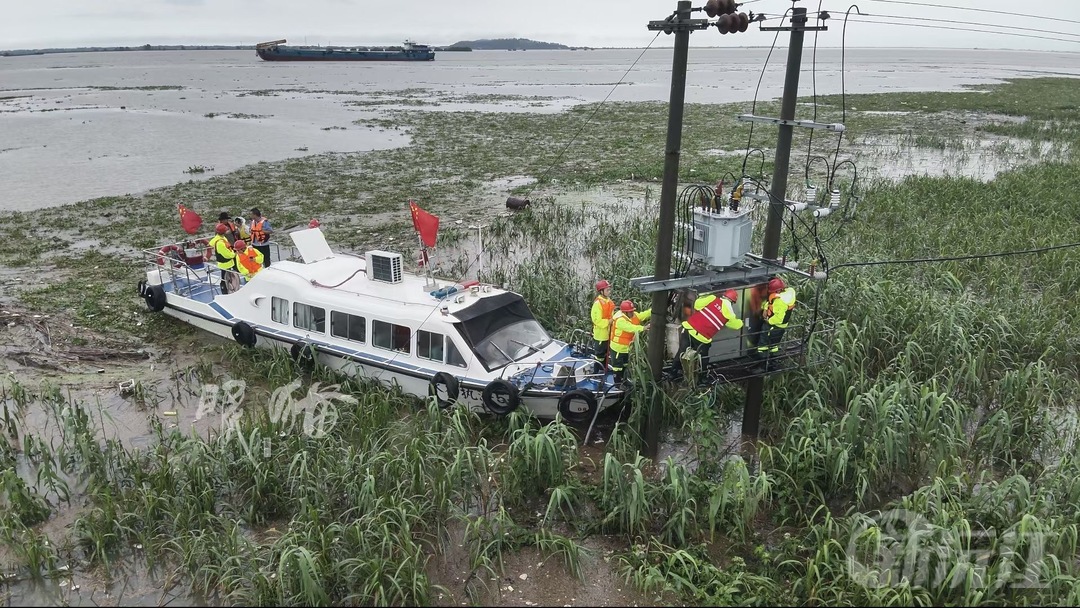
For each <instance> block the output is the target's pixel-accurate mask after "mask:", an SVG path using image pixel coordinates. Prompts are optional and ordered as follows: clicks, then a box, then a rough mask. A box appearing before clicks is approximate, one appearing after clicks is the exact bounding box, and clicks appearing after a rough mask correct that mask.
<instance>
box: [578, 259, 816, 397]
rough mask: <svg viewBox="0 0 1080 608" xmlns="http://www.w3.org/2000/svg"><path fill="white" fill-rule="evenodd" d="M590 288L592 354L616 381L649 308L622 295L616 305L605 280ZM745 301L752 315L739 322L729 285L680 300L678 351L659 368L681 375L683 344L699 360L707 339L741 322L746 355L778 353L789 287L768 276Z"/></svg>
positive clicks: (791, 305) (791, 304)
mask: <svg viewBox="0 0 1080 608" xmlns="http://www.w3.org/2000/svg"><path fill="white" fill-rule="evenodd" d="M596 291H597V295H596V298H595V299H594V300H593V305H592V311H591V313H590V317H591V318H592V325H593V342H594V346H593V357H594V358H595V359H596V361H597V362H599V363H600V364H601V365H607V366H609V367H610V369H611V372H612V374H613V375H614V376H615V381H616V382H622V380H623V375H624V373H625V369H626V365H627V362H628V360H629V358H630V348H631V346H632V345H633V343H634V338H635V337H636V336H637V335H638V334H639V333H641V332H643V331H645V330H646V329H648V327H649V319H650V318H651V317H652V310H645V311H642V312H640V313H639V312H637V309H636V307H635V306H634V303H633V302H631V301H630V300H623V301H622V302H621V303H620V304H619V306H618V308H616V306H615V301H614V300H612V299H611V284H610V283H608V281H606V280H603V279H602V280H600V281H597V283H596ZM750 300H751V302H750V307H751V313H752V315H753V316H752V317H751V318H749V319H747V320H745V321H744V320H743V319H742V318H740V315H739V314H738V313H736V312H735V307H734V305H735V304H736V303H738V301H739V292H737V291H735V290H734V289H728V290H725V291H724V292H722V293H719V294H713V293H710V294H704V295H700V296H697V297H695V298H693V302H692V304H691V303H690V302H689V301H687V302H685V303H684V306H683V315H682V316H683V319H682V325H681V328H680V332H679V348H678V352H677V353H676V355H675V357H674V358H673V359H672V360H671V362H670V363H669V364H668V366H667V367H666V368H665V370H664V373H665V375H666V376H667V377H668V378H671V379H673V380H677V379H679V378H681V377H682V364H681V362H680V358H681V356H682V353H684V352H685V351H686V350H687V349H690V350H692V351H693V352H694V353H696V354H697V355H698V356H699V357H700V358H701V360H702V361H703V362H704V361H705V360H706V358H707V357H708V353H709V347H710V346H711V345H712V342H713V338H714V337H715V336H716V334H717V333H718V332H719V331H720V330H721V329H724V328H728V329H734V330H739V329H742V328H743V327H744V326H745V325H749V326H750V327H749V329H750V330H751V333H750V336H749V339H750V345H751V350H750V357H751V358H753V359H768V358H769V357H770V356H772V355H773V354H774V353H778V352H779V351H780V343H781V341H782V340H783V336H784V330H786V329H787V327H788V324H789V323H790V322H791V315H792V312H793V311H794V309H795V305H796V298H795V289H794V288H793V287H791V286H789V285H787V284H786V283H785V282H784V280H783V279H781V278H780V277H778V276H774V277H772V278H771V279H769V281H768V282H767V283H763V284H761V285H758V286H756V287H754V288H753V289H752V291H751V298H750Z"/></svg>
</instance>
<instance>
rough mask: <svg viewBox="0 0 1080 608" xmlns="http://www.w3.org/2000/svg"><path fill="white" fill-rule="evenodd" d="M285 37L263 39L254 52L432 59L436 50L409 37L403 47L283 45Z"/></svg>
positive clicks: (307, 57) (312, 57) (276, 57)
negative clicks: (268, 40) (392, 48)
mask: <svg viewBox="0 0 1080 608" xmlns="http://www.w3.org/2000/svg"><path fill="white" fill-rule="evenodd" d="M285 42H286V41H285V40H274V41H272V42H260V43H259V44H256V45H255V54H256V55H258V56H259V57H260V58H261V59H263V60H265V61H432V60H433V59H435V51H434V50H433V49H432V48H431V47H430V46H428V45H426V44H416V43H415V42H412V41H409V40H406V41H405V44H403V45H402V47H401V49H400V50H368V49H361V48H347V47H332V46H326V47H318V46H284V45H285Z"/></svg>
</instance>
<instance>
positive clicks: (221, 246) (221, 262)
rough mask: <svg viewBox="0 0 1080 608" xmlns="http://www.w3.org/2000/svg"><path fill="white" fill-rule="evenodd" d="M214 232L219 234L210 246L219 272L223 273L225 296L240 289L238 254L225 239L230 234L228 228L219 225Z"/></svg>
mask: <svg viewBox="0 0 1080 608" xmlns="http://www.w3.org/2000/svg"><path fill="white" fill-rule="evenodd" d="M214 232H216V233H217V234H215V235H214V238H212V239H210V242H209V243H208V245H209V247H210V250H211V251H213V252H214V257H215V259H216V260H217V267H218V271H219V272H220V273H221V293H223V294H225V293H229V292H230V291H235V290H236V289H235V288H238V287H239V281H240V278H239V277H238V276H237V275H236V252H235V251H233V248H232V242H231V241H229V240H228V238H226V237H225V235H226V234H227V233H228V232H229V227H228V226H226V225H225V224H222V223H218V225H217V228H215V229H214ZM234 277H235V278H234Z"/></svg>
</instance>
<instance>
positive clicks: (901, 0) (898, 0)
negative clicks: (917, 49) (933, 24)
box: [867, 0, 1080, 24]
mask: <svg viewBox="0 0 1080 608" xmlns="http://www.w3.org/2000/svg"><path fill="white" fill-rule="evenodd" d="M867 2H883V3H887V4H907V5H910V6H921V7H925V8H945V9H950V10H955V11H974V12H977V13H992V14H995V15H1008V16H1009V17H1026V18H1028V19H1042V20H1044V21H1057V22H1059V23H1076V24H1080V21H1077V20H1075V19H1064V18H1062V17H1046V16H1043V15H1025V14H1023V13H1017V12H1009V11H997V10H991V9H985V8H971V7H969V6H951V5H948V4H934V3H932V2H910V1H909V0H867Z"/></svg>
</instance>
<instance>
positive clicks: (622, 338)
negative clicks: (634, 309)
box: [610, 310, 641, 346]
mask: <svg viewBox="0 0 1080 608" xmlns="http://www.w3.org/2000/svg"><path fill="white" fill-rule="evenodd" d="M624 317H625V318H626V320H627V321H630V322H631V323H633V324H634V325H641V318H639V317H638V316H637V315H636V314H634V315H633V316H630V315H627V314H626V313H624V312H622V311H621V310H620V311H619V313H618V315H615V316H612V317H611V336H610V339H611V344H612V345H619V346H630V344H631V343H632V342H633V341H634V336H635V335H637V334H635V333H633V332H629V331H620V330H618V329H616V327H615V324H616V323H617V322H618V320H619V319H620V318H624Z"/></svg>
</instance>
